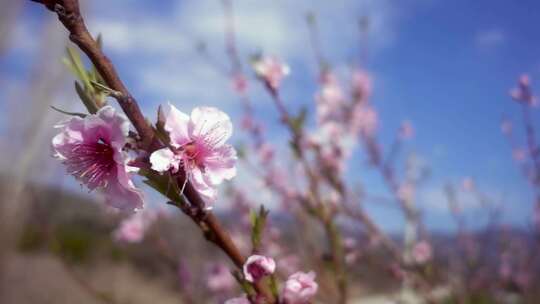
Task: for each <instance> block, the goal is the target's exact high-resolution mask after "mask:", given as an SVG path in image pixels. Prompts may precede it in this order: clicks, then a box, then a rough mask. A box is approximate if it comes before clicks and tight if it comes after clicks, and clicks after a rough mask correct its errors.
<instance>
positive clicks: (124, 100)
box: [31, 0, 275, 303]
mask: <svg viewBox="0 0 540 304" xmlns="http://www.w3.org/2000/svg"><path fill="white" fill-rule="evenodd" d="M31 1H33V2H38V3H41V4H43V5H45V6H46V7H47V9H49V10H50V11H52V12H55V13H56V14H57V15H58V19H59V20H60V22H62V24H63V25H64V27H65V28H66V29H67V30H68V32H69V39H70V40H71V41H72V42H73V43H75V44H76V45H77V46H78V47H79V48H80V49H81V50H82V51H83V52H84V53H85V54H86V55H87V56H88V58H89V59H90V61H91V62H92V64H93V65H94V66H95V67H96V69H97V71H98V72H99V74H100V75H101V76H102V77H103V80H104V81H105V83H106V84H107V86H108V87H109V88H111V89H112V90H115V91H118V92H119V93H120V94H116V96H114V97H115V98H116V100H117V101H118V103H119V104H120V107H121V108H122V110H123V111H124V113H125V114H126V116H127V117H128V118H129V120H130V121H131V123H132V124H133V126H134V127H135V129H136V130H137V132H138V134H139V136H140V138H141V141H142V147H143V149H145V150H146V152H148V154H150V153H152V152H153V151H155V150H157V149H159V148H161V147H163V144H162V143H160V141H159V139H158V138H157V136H155V132H154V129H153V128H152V126H151V125H150V124H148V122H147V121H146V119H145V117H144V115H143V114H142V112H141V109H140V108H139V105H138V103H137V101H136V100H135V98H133V97H132V96H131V94H130V93H129V91H128V90H127V88H126V86H125V85H124V83H123V82H122V80H120V77H119V76H118V73H117V72H116V69H115V68H114V66H113V64H112V63H111V61H110V60H109V58H107V56H105V54H104V53H103V52H102V50H101V48H100V47H99V45H98V43H97V42H96V41H95V40H94V38H93V37H92V35H91V34H90V33H89V31H88V29H87V27H86V24H85V22H84V19H83V17H82V16H81V13H80V10H79V2H78V0H31ZM184 196H186V198H187V199H188V200H189V202H190V203H191V205H192V206H193V207H195V208H197V209H198V211H199V212H198V214H204V217H202V218H196V220H197V221H199V224H200V223H203V224H204V225H205V226H206V227H207V229H208V230H209V231H210V233H211V234H212V237H211V238H209V240H210V241H211V242H213V243H214V244H216V245H217V246H218V247H219V248H221V249H222V250H223V251H224V252H225V253H226V254H227V255H228V256H229V258H230V259H231V260H232V261H233V262H234V264H235V265H236V266H237V267H238V268H240V269H241V268H242V265H243V264H244V262H245V257H244V256H243V255H242V254H241V253H240V251H239V250H238V248H237V247H236V245H235V244H234V242H233V241H232V239H231V237H230V236H229V234H228V233H227V231H226V230H225V229H223V227H222V226H221V224H220V223H219V220H218V219H217V217H216V216H215V215H213V214H212V213H209V212H206V211H204V210H203V209H204V207H205V202H204V201H203V199H202V198H201V197H200V195H199V193H198V192H197V191H196V190H195V189H194V188H193V186H192V185H191V184H190V183H189V182H188V183H187V185H186V189H185V191H184ZM183 211H184V210H183ZM184 213H185V212H184ZM188 215H189V214H188ZM190 217H191V216H190ZM192 219H193V217H192ZM254 287H255V289H256V290H257V292H258V293H259V294H261V295H263V296H264V297H266V298H267V299H268V300H269V301H270V303H274V302H275V299H274V297H273V296H272V293H271V292H270V291H269V289H268V287H267V286H265V285H262V284H255V285H254Z"/></svg>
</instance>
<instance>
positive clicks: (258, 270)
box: [243, 254, 276, 282]
mask: <svg viewBox="0 0 540 304" xmlns="http://www.w3.org/2000/svg"><path fill="white" fill-rule="evenodd" d="M243 270H244V277H245V279H246V280H247V281H248V282H257V281H258V280H260V279H262V278H263V277H265V276H268V275H271V274H273V273H274V271H275V270H276V262H274V260H273V259H272V258H269V257H265V256H262V255H256V254H255V255H252V256H250V257H249V258H248V259H247V261H246V262H245V263H244V269H243Z"/></svg>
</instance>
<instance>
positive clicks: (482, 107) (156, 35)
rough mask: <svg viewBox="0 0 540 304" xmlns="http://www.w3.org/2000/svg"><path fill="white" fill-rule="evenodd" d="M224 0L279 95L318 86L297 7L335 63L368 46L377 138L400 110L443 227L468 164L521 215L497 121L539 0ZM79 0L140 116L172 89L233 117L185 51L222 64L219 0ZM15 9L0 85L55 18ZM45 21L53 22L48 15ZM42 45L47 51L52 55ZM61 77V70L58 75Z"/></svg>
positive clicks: (265, 107)
mask: <svg viewBox="0 0 540 304" xmlns="http://www.w3.org/2000/svg"><path fill="white" fill-rule="evenodd" d="M236 3H237V7H236V14H237V22H236V24H237V28H238V40H239V45H240V53H241V55H242V57H244V58H247V57H249V55H251V54H253V53H254V52H256V51H259V50H262V51H264V52H266V53H270V54H275V55H278V56H280V57H283V58H284V59H285V60H286V61H287V62H288V63H289V64H290V66H291V69H292V74H291V76H290V77H289V78H288V79H287V80H286V81H285V83H284V87H283V95H284V97H285V99H286V100H287V103H288V104H289V105H290V107H291V108H292V109H298V108H299V107H300V105H312V103H313V98H312V97H313V94H314V92H315V91H314V90H315V87H316V86H315V76H314V72H315V66H314V60H313V56H312V53H311V52H310V51H309V48H307V47H306V46H307V45H308V42H309V40H308V39H309V38H308V32H307V28H306V25H305V22H304V15H305V13H306V12H307V11H314V12H315V13H316V14H317V16H318V21H319V26H320V30H321V41H322V50H323V52H324V54H325V56H326V57H327V59H328V60H329V61H330V62H331V63H332V64H333V66H334V67H335V68H336V69H337V70H340V71H341V70H345V68H346V66H347V64H348V63H350V62H353V61H357V60H358V55H359V54H360V51H361V49H362V48H366V47H367V50H368V60H367V62H366V63H365V68H366V69H368V71H370V72H371V73H372V75H373V78H374V85H375V90H374V95H373V99H372V102H373V103H374V105H375V106H376V107H377V109H378V110H379V113H380V119H381V127H380V129H379V133H380V136H381V139H382V141H383V143H385V144H386V146H388V145H389V143H390V142H391V140H392V138H393V136H394V135H395V132H396V130H397V128H398V127H399V125H400V123H401V121H403V120H404V119H407V120H410V121H411V122H412V123H413V125H414V127H415V129H416V136H415V138H414V139H413V140H412V141H411V142H410V143H409V144H408V145H407V147H406V152H407V153H412V152H414V153H415V154H417V155H418V157H419V158H421V159H422V160H423V161H425V162H426V163H427V164H428V165H429V167H430V168H431V178H430V180H429V181H428V182H427V183H426V184H425V185H423V186H422V188H421V189H420V194H419V197H420V198H419V203H420V204H421V205H422V206H423V208H424V209H425V210H426V211H425V214H426V220H427V222H428V224H429V225H430V226H431V227H433V228H435V229H446V228H449V227H451V223H450V221H449V218H448V215H447V213H446V211H445V210H444V208H443V207H441V206H440V205H441V200H442V192H441V191H442V186H443V185H444V184H445V183H447V182H455V183H459V182H460V180H461V179H462V178H463V177H465V176H471V177H473V178H475V179H476V180H477V183H478V185H479V187H480V188H481V189H482V190H483V191H486V192H488V193H490V195H493V196H494V197H500V198H503V199H504V203H505V208H506V210H507V212H506V214H505V220H506V221H508V222H511V223H514V224H520V225H523V223H524V222H526V221H527V220H528V219H527V214H528V213H529V212H530V208H531V191H530V189H529V188H528V187H527V184H526V182H525V180H524V178H523V177H522V176H521V174H520V172H519V170H518V169H517V167H516V166H515V164H514V163H513V161H512V159H511V150H510V148H509V146H508V144H507V142H506V141H505V140H504V138H503V136H502V135H501V133H500V127H499V126H500V120H501V118H502V117H503V116H504V115H506V116H510V117H516V118H517V114H518V113H519V112H518V108H517V106H516V104H514V103H513V102H512V101H511V100H510V99H509V97H508V90H509V89H510V88H511V87H512V86H514V83H515V82H516V79H517V77H518V76H519V75H520V74H522V73H524V72H526V73H529V74H530V75H531V77H532V80H533V86H534V85H535V84H536V83H537V82H536V81H535V80H536V79H540V42H539V39H538V34H537V28H538V25H539V24H538V21H537V20H538V12H540V2H538V1H534V0H527V1H508V0H498V1H487V0H479V1H466V0H456V1H442V0H403V1H389V0H359V1H355V0H350V1H344V0H337V1H309V0H300V1H285V0H279V1H236ZM86 6H87V7H86V9H85V11H86V12H87V14H86V15H87V19H88V20H87V21H88V25H89V28H90V29H91V31H92V32H93V33H98V32H102V33H103V35H104V41H105V50H106V52H107V53H108V54H109V55H110V57H111V59H112V60H113V62H115V64H116V65H117V68H118V70H119V71H120V74H121V76H122V77H123V78H124V79H125V81H126V82H127V85H128V87H129V88H130V89H131V91H132V93H133V94H134V95H135V96H137V98H138V100H139V101H140V102H141V104H142V106H143V108H144V109H145V111H146V114H147V115H148V116H150V117H153V116H154V114H153V113H152V111H153V109H155V107H156V106H157V105H158V104H159V103H163V102H165V101H167V100H171V101H173V102H176V103H177V104H181V106H180V107H184V108H185V109H186V111H189V109H190V108H191V107H193V106H195V105H201V104H205V105H213V106H218V107H220V108H222V109H224V110H225V111H227V112H229V113H230V114H231V116H232V117H233V119H234V118H238V117H239V113H240V112H239V106H238V103H237V100H236V98H235V96H234V94H233V93H232V92H231V90H230V87H229V83H228V80H227V78H226V76H225V75H224V74H223V73H222V72H220V71H219V68H216V65H215V64H212V63H211V62H209V61H208V60H206V59H205V58H202V57H201V56H199V55H197V53H196V51H195V45H196V44H197V42H199V41H204V42H205V43H206V44H207V47H208V52H209V53H210V55H211V57H212V58H213V60H214V61H215V62H218V63H219V64H220V65H221V64H225V65H226V59H225V57H224V52H223V32H222V24H223V20H222V16H223V12H222V9H221V5H220V4H219V1H209V0H208V1H147V2H143V1H127V0H124V1H97V0H96V1H91V2H88V3H87V5H86ZM21 15H22V16H21V18H20V19H19V22H18V23H17V24H16V28H15V29H14V31H13V32H14V34H12V37H11V40H12V47H11V49H9V50H8V51H7V52H6V53H5V54H4V55H2V57H0V71H1V73H0V77H1V78H0V79H1V80H2V82H0V85H6V84H8V83H16V82H18V81H19V82H20V81H26V80H27V79H28V78H27V77H28V71H29V69H30V65H31V64H32V62H33V60H35V57H36V53H37V52H36V50H37V43H38V42H39V41H37V42H36V39H32V38H31V37H32V36H31V33H32V32H33V31H38V29H39V28H40V27H42V26H43V24H45V23H47V22H54V21H55V20H52V19H53V16H52V15H51V14H49V13H46V12H45V11H44V10H43V9H42V8H41V7H39V6H38V5H35V4H31V3H28V2H25V4H24V5H23V8H22V12H21ZM363 15H367V16H369V18H370V20H371V22H372V24H371V30H370V33H369V37H368V40H367V44H366V43H364V42H365V41H361V40H359V34H358V30H357V27H356V24H357V19H358V18H359V17H360V16H363ZM53 28H54V26H53ZM55 28H56V31H63V29H62V28H61V27H60V26H59V25H56V26H55ZM49 59H50V60H57V61H58V62H59V60H60V56H59V55H58V56H57V57H52V58H49ZM59 64H60V63H59ZM69 83H70V81H69V80H66V85H69ZM538 83H540V81H539V82H538ZM2 91H3V92H0V97H1V98H2V99H3V98H7V97H6V93H5V91H6V90H2ZM251 93H252V98H253V100H255V101H256V104H257V111H258V115H259V117H261V119H263V120H264V121H265V122H266V123H267V125H268V126H269V130H268V131H269V135H270V137H271V138H272V139H273V141H274V142H276V143H277V144H280V143H281V144H282V145H283V142H280V141H279V138H281V135H283V134H285V133H284V132H285V131H284V130H283V128H281V127H280V126H279V125H278V124H277V123H276V117H277V116H276V114H275V113H274V111H273V107H272V105H271V103H270V100H269V99H268V96H266V94H265V93H264V92H263V91H262V90H261V89H260V88H259V87H257V86H256V85H255V86H253V87H252V89H251ZM62 98H64V99H66V101H65V102H64V104H68V106H69V107H74V108H76V107H77V105H72V104H73V103H74V100H75V99H74V95H73V93H72V92H70V93H69V94H68V95H67V96H63V97H62ZM70 100H71V101H70ZM2 104H3V103H0V108H1V107H2ZM536 112H537V111H536ZM536 112H535V117H538V115H537V113H536ZM269 113H270V114H269ZM4 115H5V114H4ZM0 121H1V120H0ZM237 121H238V120H237ZM1 129H2V124H1V123H0V130H1ZM2 133H3V132H0V134H2ZM236 138H237V139H238V138H240V137H239V136H237V137H236ZM353 162H354V163H355V165H354V166H353V167H352V168H353V169H354V172H352V173H351V172H349V173H350V174H349V175H350V178H351V179H353V180H356V179H357V180H360V181H362V182H363V183H364V184H365V185H366V186H367V187H368V188H369V189H373V192H375V194H379V193H380V194H384V190H383V189H384V188H383V187H382V185H381V182H380V178H379V177H378V176H377V175H376V174H373V173H370V172H369V168H367V167H366V166H365V161H364V158H363V156H362V155H361V154H359V155H358V156H356V157H355V158H353ZM369 209H370V211H371V212H373V214H374V215H375V216H376V218H377V220H378V221H380V222H381V223H383V224H384V225H385V226H387V227H389V228H393V229H397V228H399V226H400V224H401V222H400V217H399V215H397V214H396V213H395V212H393V211H391V210H388V209H387V208H382V207H378V206H376V205H369ZM470 212H471V214H474V216H476V215H477V214H480V213H482V211H481V210H477V209H475V208H471V210H470Z"/></svg>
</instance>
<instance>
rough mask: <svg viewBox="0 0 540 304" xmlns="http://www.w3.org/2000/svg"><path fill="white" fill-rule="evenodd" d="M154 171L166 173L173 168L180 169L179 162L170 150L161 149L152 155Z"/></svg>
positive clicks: (151, 161)
mask: <svg viewBox="0 0 540 304" xmlns="http://www.w3.org/2000/svg"><path fill="white" fill-rule="evenodd" d="M150 163H151V164H152V169H153V170H156V171H158V172H165V171H167V170H169V169H171V168H174V169H178V165H179V160H178V159H177V158H176V157H175V155H174V152H172V151H171V150H170V149H169V148H163V149H159V150H157V151H154V153H152V154H151V155H150Z"/></svg>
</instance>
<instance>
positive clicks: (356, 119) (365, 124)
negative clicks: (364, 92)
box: [351, 104, 379, 137]
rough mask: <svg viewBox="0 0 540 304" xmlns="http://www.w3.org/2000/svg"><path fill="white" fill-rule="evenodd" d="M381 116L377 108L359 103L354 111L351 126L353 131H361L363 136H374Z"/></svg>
mask: <svg viewBox="0 0 540 304" xmlns="http://www.w3.org/2000/svg"><path fill="white" fill-rule="evenodd" d="M378 123H379V118H378V115H377V112H376V111H375V109H374V108H373V107H371V106H369V105H364V104H358V105H357V106H356V107H355V108H354V109H353V112H352V117H351V128H352V132H354V133H358V132H359V133H360V134H362V135H363V136H368V137H370V136H373V134H374V133H375V130H376V129H377V125H378Z"/></svg>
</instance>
